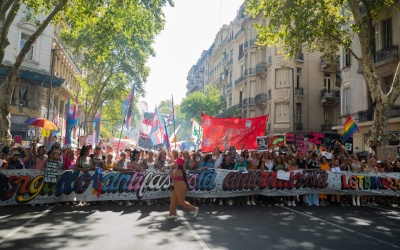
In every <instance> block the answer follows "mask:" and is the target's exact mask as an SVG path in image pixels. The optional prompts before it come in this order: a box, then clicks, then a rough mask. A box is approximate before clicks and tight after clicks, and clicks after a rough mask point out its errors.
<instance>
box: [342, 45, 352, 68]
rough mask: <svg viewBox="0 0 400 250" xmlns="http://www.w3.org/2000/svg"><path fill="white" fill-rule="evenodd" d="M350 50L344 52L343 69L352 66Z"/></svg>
mask: <svg viewBox="0 0 400 250" xmlns="http://www.w3.org/2000/svg"><path fill="white" fill-rule="evenodd" d="M350 58H351V54H350V50H348V49H344V51H343V68H345V67H348V66H350Z"/></svg>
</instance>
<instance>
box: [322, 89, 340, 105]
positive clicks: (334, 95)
mask: <svg viewBox="0 0 400 250" xmlns="http://www.w3.org/2000/svg"><path fill="white" fill-rule="evenodd" d="M339 102H340V90H331V91H328V90H327V89H323V90H321V105H326V106H334V105H336V104H338V103H339Z"/></svg>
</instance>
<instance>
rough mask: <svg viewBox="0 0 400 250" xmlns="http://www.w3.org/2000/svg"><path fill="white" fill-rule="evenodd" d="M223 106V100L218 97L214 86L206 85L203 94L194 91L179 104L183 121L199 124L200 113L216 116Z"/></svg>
mask: <svg viewBox="0 0 400 250" xmlns="http://www.w3.org/2000/svg"><path fill="white" fill-rule="evenodd" d="M223 104H224V98H223V97H222V96H221V95H220V93H219V91H218V88H217V87H216V86H211V85H206V90H205V93H203V92H200V91H196V92H193V93H191V94H190V95H189V96H188V97H186V98H185V99H183V100H182V102H181V105H180V106H181V107H180V109H181V112H182V115H183V119H184V120H186V121H190V120H191V119H195V120H196V121H197V122H201V118H200V112H203V113H205V114H207V115H211V116H213V115H216V114H218V112H219V111H220V110H221V108H222V106H223Z"/></svg>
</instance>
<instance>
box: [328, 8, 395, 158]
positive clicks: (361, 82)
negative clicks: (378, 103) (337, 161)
mask: <svg viewBox="0 0 400 250" xmlns="http://www.w3.org/2000/svg"><path fill="white" fill-rule="evenodd" d="M374 28H375V31H376V36H375V45H374V51H375V57H374V64H375V65H374V66H375V69H376V73H377V75H378V77H379V78H380V82H381V84H382V86H381V87H382V89H383V91H384V92H385V93H387V92H388V91H389V90H390V86H391V84H392V81H393V76H394V74H395V72H396V69H397V66H398V64H399V44H400V33H399V32H398V31H399V30H400V12H399V11H398V9H396V8H395V7H393V8H392V9H388V10H387V11H386V13H385V14H384V15H383V16H382V18H381V20H376V21H375V22H374ZM359 44H360V43H359V40H358V37H357V36H356V37H355V38H354V40H353V44H352V50H354V51H355V53H356V54H358V55H360V56H361V49H360V46H359ZM340 67H341V78H342V81H341V82H340V83H339V84H338V86H339V87H340V91H341V107H340V109H341V110H340V111H341V117H342V119H345V118H346V117H347V116H349V115H352V116H353V118H354V119H355V121H356V123H357V125H358V126H359V129H360V131H359V133H355V134H354V135H353V140H354V151H355V152H361V151H365V150H367V142H366V141H365V140H366V137H365V135H368V134H369V131H368V130H369V128H370V126H371V125H372V123H373V113H374V108H373V103H372V98H371V94H370V92H369V88H368V84H367V83H366V82H365V79H364V77H363V72H362V69H361V67H360V66H359V64H358V62H357V61H356V60H355V58H354V57H353V56H352V55H350V53H348V52H347V51H345V50H341V52H340ZM335 129H338V130H341V129H342V126H337V127H335ZM388 131H389V144H392V145H398V144H399V140H400V98H398V99H397V101H396V102H395V105H394V107H393V108H392V110H391V112H390V117H389V121H388Z"/></svg>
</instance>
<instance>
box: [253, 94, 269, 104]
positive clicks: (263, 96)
mask: <svg viewBox="0 0 400 250" xmlns="http://www.w3.org/2000/svg"><path fill="white" fill-rule="evenodd" d="M266 100H267V94H265V93H261V94H258V95H256V98H255V100H254V101H255V103H260V102H265V101H266Z"/></svg>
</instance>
